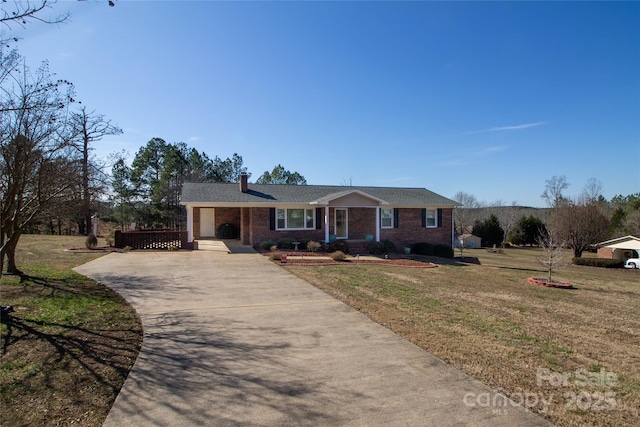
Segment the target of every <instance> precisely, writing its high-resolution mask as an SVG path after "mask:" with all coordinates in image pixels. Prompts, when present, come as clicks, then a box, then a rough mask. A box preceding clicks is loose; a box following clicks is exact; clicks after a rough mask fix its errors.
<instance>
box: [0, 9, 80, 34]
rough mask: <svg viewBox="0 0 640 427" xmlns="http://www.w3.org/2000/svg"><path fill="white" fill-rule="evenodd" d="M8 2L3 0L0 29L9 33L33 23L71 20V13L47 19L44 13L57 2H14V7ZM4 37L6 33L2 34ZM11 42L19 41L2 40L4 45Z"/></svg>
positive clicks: (56, 22)
mask: <svg viewBox="0 0 640 427" xmlns="http://www.w3.org/2000/svg"><path fill="white" fill-rule="evenodd" d="M8 3H9V2H8V1H7V0H2V5H3V6H2V9H1V11H0V28H5V29H7V30H8V33H9V34H11V31H12V30H13V28H15V27H16V26H18V27H21V28H24V27H25V26H26V25H27V24H29V23H30V22H33V21H39V22H44V23H45V24H61V23H63V22H65V21H66V20H67V19H68V18H69V13H63V14H60V15H57V16H51V17H45V16H43V15H44V12H45V11H46V10H47V9H51V6H53V5H54V4H55V3H56V1H55V0H39V1H23V0H19V1H13V2H11V3H13V6H11V5H9V4H8ZM2 34H3V35H4V34H5V33H4V32H2ZM10 40H13V41H17V40H18V39H17V38H16V37H11V36H9V37H3V38H0V43H2V44H3V45H4V44H6V43H7V42H9V41H10Z"/></svg>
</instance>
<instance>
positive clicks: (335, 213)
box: [180, 175, 457, 248]
mask: <svg viewBox="0 0 640 427" xmlns="http://www.w3.org/2000/svg"><path fill="white" fill-rule="evenodd" d="M180 203H181V204H183V205H185V206H186V209H187V230H188V241H189V242H192V241H194V240H198V239H202V238H213V237H215V238H237V239H240V240H241V242H242V243H243V244H245V245H253V246H255V245H259V244H260V243H262V242H264V241H268V240H273V241H276V242H277V241H278V240H280V239H283V238H291V239H296V240H299V239H312V240H316V241H319V242H330V241H332V240H336V239H345V240H347V241H350V242H366V241H376V242H377V241H381V240H385V239H388V240H391V241H392V242H394V243H395V245H396V246H397V247H398V248H401V247H405V246H410V245H411V244H412V243H416V242H430V243H433V244H437V243H444V244H447V245H450V246H453V208H454V207H455V206H456V205H457V202H455V201H453V200H450V199H447V198H446V197H443V196H440V195H438V194H436V193H433V192H431V191H429V190H427V189H424V188H393V187H360V186H353V187H352V186H349V187H346V186H328V185H276V184H249V183H248V182H247V177H246V175H243V176H242V177H241V182H240V184H239V185H238V184H222V183H185V184H184V186H183V188H182V196H181V202H180Z"/></svg>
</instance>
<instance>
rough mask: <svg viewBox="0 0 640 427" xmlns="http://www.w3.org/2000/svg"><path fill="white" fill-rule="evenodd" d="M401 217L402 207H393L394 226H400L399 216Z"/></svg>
mask: <svg viewBox="0 0 640 427" xmlns="http://www.w3.org/2000/svg"><path fill="white" fill-rule="evenodd" d="M399 217H400V209H398V208H393V228H398V226H399V225H400V221H399V219H398V218H399Z"/></svg>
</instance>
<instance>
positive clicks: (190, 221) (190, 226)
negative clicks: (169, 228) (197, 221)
mask: <svg viewBox="0 0 640 427" xmlns="http://www.w3.org/2000/svg"><path fill="white" fill-rule="evenodd" d="M187 242H189V243H191V242H193V206H191V205H187Z"/></svg>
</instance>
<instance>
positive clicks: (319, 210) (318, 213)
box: [316, 208, 322, 230]
mask: <svg viewBox="0 0 640 427" xmlns="http://www.w3.org/2000/svg"><path fill="white" fill-rule="evenodd" d="M321 228H322V208H316V230H320V229H321Z"/></svg>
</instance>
